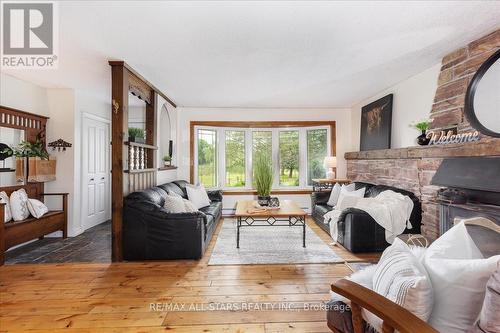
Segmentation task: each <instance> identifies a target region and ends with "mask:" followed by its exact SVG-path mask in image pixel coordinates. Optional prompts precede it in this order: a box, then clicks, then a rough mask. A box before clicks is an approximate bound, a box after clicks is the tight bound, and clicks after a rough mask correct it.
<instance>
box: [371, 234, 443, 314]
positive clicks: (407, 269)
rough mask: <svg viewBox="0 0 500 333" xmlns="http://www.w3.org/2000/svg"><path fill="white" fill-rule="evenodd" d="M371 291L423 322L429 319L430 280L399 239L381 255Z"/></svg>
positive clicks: (431, 297) (431, 295)
mask: <svg viewBox="0 0 500 333" xmlns="http://www.w3.org/2000/svg"><path fill="white" fill-rule="evenodd" d="M373 290H374V291H376V292H377V293H379V294H381V295H382V296H384V297H385V298H387V299H390V300H391V301H393V302H395V303H397V304H399V305H401V306H402V307H404V308H406V309H408V310H410V311H411V312H412V313H413V314H414V315H416V316H417V317H419V318H420V319H422V320H424V321H426V320H427V319H428V318H429V316H430V315H431V311H432V305H433V291H432V285H431V281H430V279H429V276H428V274H427V272H426V270H425V268H424V266H423V265H422V264H421V263H420V261H419V260H418V258H417V257H416V256H415V255H414V254H413V253H412V251H411V249H410V247H409V246H408V245H406V244H405V243H404V242H403V241H402V240H401V239H399V238H396V239H395V240H394V243H393V244H392V245H391V246H390V247H388V248H387V249H386V250H385V251H384V253H383V254H382V257H381V258H380V261H379V262H378V264H377V269H376V270H375V274H374V275H373Z"/></svg>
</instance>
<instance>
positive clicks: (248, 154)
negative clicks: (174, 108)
mask: <svg viewBox="0 0 500 333" xmlns="http://www.w3.org/2000/svg"><path fill="white" fill-rule="evenodd" d="M200 129H205V130H212V131H216V132H217V142H216V146H217V147H216V153H217V156H216V158H217V162H216V165H217V179H216V182H217V186H216V187H218V188H222V189H224V190H253V189H254V188H253V186H252V183H253V179H252V178H253V170H252V166H253V140H252V139H253V137H252V132H271V133H272V164H273V168H274V180H273V190H294V189H308V188H311V185H308V184H307V175H308V174H309V170H308V163H307V161H308V156H307V153H308V151H307V131H309V130H318V129H325V130H326V131H327V152H331V151H332V147H331V140H330V139H329V138H331V135H332V133H331V128H330V126H328V125H321V126H309V127H276V128H261V127H252V128H246V127H222V126H221V127H218V126H198V125H196V126H194V132H195V138H194V141H195V142H194V151H195V156H194V161H193V163H194V177H195V182H196V183H199V178H198V131H199V130H200ZM226 131H240V132H245V163H246V165H245V178H246V179H245V184H246V186H242V187H232V186H226V174H225V166H226V158H225V157H226V141H225V133H226ZM286 131H298V132H299V185H298V186H281V185H280V184H279V132H286Z"/></svg>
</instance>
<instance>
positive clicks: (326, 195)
mask: <svg viewBox="0 0 500 333" xmlns="http://www.w3.org/2000/svg"><path fill="white" fill-rule="evenodd" d="M331 192H332V191H321V192H313V193H311V202H312V204H313V206H314V205H317V204H326V203H327V202H328V199H330V193H331Z"/></svg>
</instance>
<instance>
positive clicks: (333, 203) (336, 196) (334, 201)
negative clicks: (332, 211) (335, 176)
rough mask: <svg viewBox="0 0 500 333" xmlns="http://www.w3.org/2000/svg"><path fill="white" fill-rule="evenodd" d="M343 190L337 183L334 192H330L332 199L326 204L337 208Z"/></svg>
mask: <svg viewBox="0 0 500 333" xmlns="http://www.w3.org/2000/svg"><path fill="white" fill-rule="evenodd" d="M341 189H342V187H341V186H340V185H339V183H335V185H333V188H332V192H330V199H328V202H327V203H326V204H327V205H328V206H332V207H335V206H336V205H337V201H338V200H339V195H340V190H341Z"/></svg>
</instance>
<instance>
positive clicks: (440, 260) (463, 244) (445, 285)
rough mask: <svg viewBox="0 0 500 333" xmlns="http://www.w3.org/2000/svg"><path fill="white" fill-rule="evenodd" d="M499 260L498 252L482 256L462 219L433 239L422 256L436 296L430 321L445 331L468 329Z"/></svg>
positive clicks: (455, 332) (449, 332)
mask: <svg viewBox="0 0 500 333" xmlns="http://www.w3.org/2000/svg"><path fill="white" fill-rule="evenodd" d="M459 256H461V258H460V257H459ZM499 260H500V255H498V256H494V257H491V258H488V259H483V256H482V254H481V252H480V251H479V249H478V248H477V246H476V245H475V244H474V241H473V240H472V238H471V237H470V235H469V234H468V232H467V229H466V227H465V225H464V224H463V223H460V224H457V225H456V226H454V227H453V228H451V229H450V230H448V231H447V232H446V233H445V234H443V235H442V236H441V237H439V238H438V239H437V240H436V241H434V243H432V244H431V245H430V246H429V248H428V249H427V251H426V253H425V256H424V266H425V268H426V270H427V272H428V273H429V276H430V278H431V281H432V285H433V288H434V299H435V302H434V309H433V311H432V315H431V317H430V318H429V324H430V325H432V326H433V327H434V328H435V329H437V330H438V331H440V332H446V333H459V332H466V331H467V330H469V329H470V328H471V327H472V325H473V324H474V322H475V321H476V319H477V317H478V315H479V313H480V310H481V305H482V303H483V300H484V295H485V290H486V282H487V281H488V279H489V277H490V276H491V275H492V274H493V272H494V271H495V269H496V267H497V263H498V261H499Z"/></svg>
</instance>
